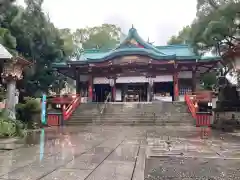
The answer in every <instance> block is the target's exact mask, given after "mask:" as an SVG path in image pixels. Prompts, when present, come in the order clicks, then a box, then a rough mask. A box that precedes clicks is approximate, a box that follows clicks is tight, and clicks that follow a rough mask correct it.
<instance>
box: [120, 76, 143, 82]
mask: <svg viewBox="0 0 240 180" xmlns="http://www.w3.org/2000/svg"><path fill="white" fill-rule="evenodd" d="M141 82H148V79H147V78H146V77H145V76H128V77H119V78H117V80H116V83H141Z"/></svg>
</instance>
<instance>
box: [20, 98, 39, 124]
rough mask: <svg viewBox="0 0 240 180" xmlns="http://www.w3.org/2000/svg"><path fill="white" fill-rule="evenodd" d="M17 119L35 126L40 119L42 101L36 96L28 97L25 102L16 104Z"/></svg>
mask: <svg viewBox="0 0 240 180" xmlns="http://www.w3.org/2000/svg"><path fill="white" fill-rule="evenodd" d="M16 112H17V115H16V116H17V119H19V120H21V121H22V122H24V123H26V124H27V125H28V128H34V127H35V126H36V125H37V124H38V122H40V119H38V118H39V117H40V116H36V115H40V112H41V105H40V102H39V101H38V100H36V99H34V98H29V97H28V98H26V99H25V103H19V104H17V105H16Z"/></svg>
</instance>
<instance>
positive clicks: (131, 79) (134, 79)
mask: <svg viewBox="0 0 240 180" xmlns="http://www.w3.org/2000/svg"><path fill="white" fill-rule="evenodd" d="M153 80H154V82H171V81H173V76H172V75H162V76H156V77H155V78H153ZM144 82H148V78H147V77H145V76H127V77H118V78H117V79H116V83H144ZM93 83H94V84H109V79H108V78H106V77H95V78H93Z"/></svg>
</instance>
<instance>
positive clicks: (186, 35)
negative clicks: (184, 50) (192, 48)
mask: <svg viewBox="0 0 240 180" xmlns="http://www.w3.org/2000/svg"><path fill="white" fill-rule="evenodd" d="M190 43H191V27H190V26H186V27H184V28H183V29H182V30H181V31H180V32H179V33H178V35H177V36H172V37H171V38H170V40H169V41H168V44H169V45H172V44H190Z"/></svg>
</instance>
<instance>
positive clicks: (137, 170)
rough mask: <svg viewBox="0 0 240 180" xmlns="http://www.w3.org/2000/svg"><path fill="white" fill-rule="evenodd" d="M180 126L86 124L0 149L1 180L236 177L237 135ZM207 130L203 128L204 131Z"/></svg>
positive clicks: (239, 160) (239, 173) (239, 161)
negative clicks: (13, 146)
mask: <svg viewBox="0 0 240 180" xmlns="http://www.w3.org/2000/svg"><path fill="white" fill-rule="evenodd" d="M201 132H202V130H201V129H197V128H196V127H191V126H188V127H183V126H164V127H163V126H145V127H143V126H141V127H135V126H85V127H83V126H82V127H64V128H62V129H61V128H49V129H45V130H42V131H41V132H34V133H32V134H30V135H29V136H28V137H27V138H26V139H25V140H24V141H22V142H19V144H21V145H22V146H16V147H18V148H16V149H14V150H8V151H0V180H4V179H5V180H6V179H8V180H19V179H21V180H39V179H41V180H71V179H73V180H143V179H144V176H145V179H147V180H153V179H154V180H157V179H159V180H160V179H166V180H167V179H174V180H177V179H179V180H180V179H184V180H187V179H188V180H190V179H224V180H225V179H240V153H239V152H240V143H239V142H240V141H239V137H237V136H236V137H235V136H233V135H228V134H220V133H218V132H211V134H210V135H209V136H208V137H206V139H203V138H202V136H201V135H200V134H202V133H201ZM205 135H206V134H205Z"/></svg>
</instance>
